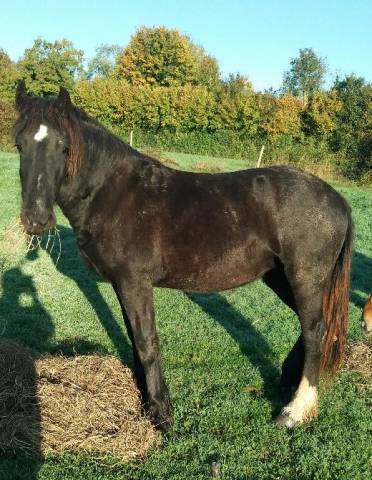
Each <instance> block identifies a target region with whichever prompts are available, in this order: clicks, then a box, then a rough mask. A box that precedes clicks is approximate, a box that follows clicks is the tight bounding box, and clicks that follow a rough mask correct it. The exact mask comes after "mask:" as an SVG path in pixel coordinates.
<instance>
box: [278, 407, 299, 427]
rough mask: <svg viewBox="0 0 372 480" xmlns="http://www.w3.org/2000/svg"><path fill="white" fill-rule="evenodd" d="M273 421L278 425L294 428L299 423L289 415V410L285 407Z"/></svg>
mask: <svg viewBox="0 0 372 480" xmlns="http://www.w3.org/2000/svg"><path fill="white" fill-rule="evenodd" d="M275 423H276V424H277V425H279V426H280V427H286V428H294V427H296V426H297V425H299V422H298V421H297V420H296V419H294V418H293V417H292V415H291V412H290V411H289V410H287V409H285V408H283V409H282V411H281V412H280V413H279V415H278V416H277V417H276V419H275Z"/></svg>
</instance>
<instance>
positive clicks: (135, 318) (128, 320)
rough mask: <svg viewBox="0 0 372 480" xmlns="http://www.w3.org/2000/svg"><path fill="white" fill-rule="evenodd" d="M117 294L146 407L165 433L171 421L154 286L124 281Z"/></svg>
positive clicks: (118, 285) (116, 289)
mask: <svg viewBox="0 0 372 480" xmlns="http://www.w3.org/2000/svg"><path fill="white" fill-rule="evenodd" d="M115 291H116V294H117V296H118V299H119V301H120V304H121V307H122V312H123V317H124V321H125V324H126V327H127V330H128V335H129V337H130V339H131V341H132V344H133V357H134V373H135V376H136V381H137V385H138V387H139V389H140V391H141V394H142V399H143V402H144V405H145V408H146V410H147V411H148V413H149V414H150V417H151V419H152V421H153V423H154V424H155V425H156V427H157V428H159V429H160V430H163V431H165V430H167V429H168V427H169V425H170V421H171V417H170V401H169V393H168V388H167V386H166V384H165V381H164V377H163V373H162V371H161V366H160V351H159V339H158V335H157V333H156V327H155V314H154V303H153V294H152V293H153V292H152V285H151V284H150V283H149V282H146V281H142V282H137V283H136V284H133V282H132V281H126V280H125V279H124V280H121V281H119V282H117V283H116V285H115Z"/></svg>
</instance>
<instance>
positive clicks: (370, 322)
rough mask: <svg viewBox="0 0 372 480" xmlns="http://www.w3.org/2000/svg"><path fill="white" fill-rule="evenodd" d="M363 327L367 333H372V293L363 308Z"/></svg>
mask: <svg viewBox="0 0 372 480" xmlns="http://www.w3.org/2000/svg"><path fill="white" fill-rule="evenodd" d="M362 327H363V331H364V333H365V334H366V335H370V334H371V333H372V295H370V296H369V298H368V300H367V302H366V304H365V305H364V308H363V315H362Z"/></svg>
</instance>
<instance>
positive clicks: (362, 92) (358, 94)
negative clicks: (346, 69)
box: [331, 75, 372, 179]
mask: <svg viewBox="0 0 372 480" xmlns="http://www.w3.org/2000/svg"><path fill="white" fill-rule="evenodd" d="M334 88H335V90H336V92H337V95H338V97H339V98H340V100H341V102H342V108H341V109H340V111H339V112H338V113H337V116H336V128H335V130H334V132H333V135H332V138H331V146H332V147H333V149H334V150H335V151H341V152H343V153H344V157H345V161H344V162H343V164H342V165H341V168H342V171H343V173H344V175H346V176H348V177H349V178H354V179H357V178H360V177H361V176H362V175H363V174H364V173H365V172H367V171H368V170H371V169H372V157H371V156H372V145H371V144H372V142H371V137H372V85H371V84H367V83H366V81H365V79H364V78H362V77H357V76H355V75H348V76H346V77H345V78H344V79H340V78H337V79H336V81H335V83H334Z"/></svg>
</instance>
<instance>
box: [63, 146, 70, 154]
mask: <svg viewBox="0 0 372 480" xmlns="http://www.w3.org/2000/svg"><path fill="white" fill-rule="evenodd" d="M69 151H70V150H69V148H68V147H64V148H63V150H62V152H63V153H64V154H65V155H67V154H68V152H69Z"/></svg>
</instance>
